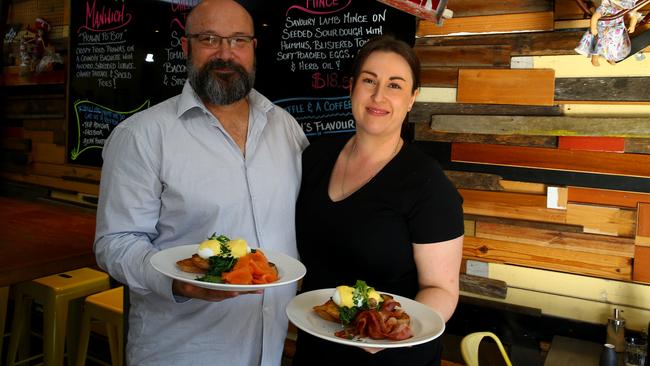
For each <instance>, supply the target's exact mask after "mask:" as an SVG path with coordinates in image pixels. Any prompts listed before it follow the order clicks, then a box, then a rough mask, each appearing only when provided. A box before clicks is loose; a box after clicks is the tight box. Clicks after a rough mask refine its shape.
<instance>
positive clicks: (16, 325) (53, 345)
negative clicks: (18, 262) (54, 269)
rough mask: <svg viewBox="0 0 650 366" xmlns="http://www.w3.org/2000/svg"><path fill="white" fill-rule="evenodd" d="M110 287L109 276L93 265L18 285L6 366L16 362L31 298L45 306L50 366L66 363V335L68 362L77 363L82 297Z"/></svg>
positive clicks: (45, 355)
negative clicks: (93, 267)
mask: <svg viewBox="0 0 650 366" xmlns="http://www.w3.org/2000/svg"><path fill="white" fill-rule="evenodd" d="M109 287H110V285H109V278H108V275H107V274H106V273H104V272H101V271H97V270H94V269H91V268H80V269H75V270H72V271H68V272H62V273H59V274H55V275H52V276H46V277H41V278H37V279H35V280H32V281H28V282H23V283H20V284H17V285H15V286H14V296H15V307H14V317H13V323H12V326H11V336H10V338H9V347H8V349H7V365H8V366H13V365H14V364H15V362H16V353H17V351H18V345H19V343H20V341H21V338H22V337H23V335H24V334H25V331H26V329H25V328H26V327H25V325H26V323H27V322H28V321H29V320H28V319H29V314H30V311H29V310H30V308H31V301H32V300H34V301H36V302H38V303H40V304H42V305H43V363H44V364H45V365H48V366H49V365H52V366H58V365H63V356H64V349H65V348H64V345H65V344H66V343H65V342H64V340H65V339H66V338H67V346H68V364H70V365H74V364H75V363H74V358H75V357H76V355H77V335H78V334H79V326H80V324H79V323H80V319H81V307H82V305H83V299H84V298H85V297H86V296H88V295H90V294H93V293H96V292H99V291H103V290H106V289H108V288H109ZM68 313H69V316H68ZM66 329H67V332H66Z"/></svg>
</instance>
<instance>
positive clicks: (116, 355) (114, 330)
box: [77, 286, 124, 366]
mask: <svg viewBox="0 0 650 366" xmlns="http://www.w3.org/2000/svg"><path fill="white" fill-rule="evenodd" d="M123 299H124V286H120V287H116V288H113V289H110V290H106V291H102V292H100V293H97V294H94V295H90V296H88V297H86V302H85V304H84V311H83V314H84V315H83V320H82V322H81V333H80V338H79V353H78V354H77V366H83V365H85V362H86V352H87V350H88V339H89V338H90V322H91V321H92V320H100V321H103V322H105V323H106V333H107V334H108V345H109V348H110V350H111V364H112V365H113V366H121V365H122V357H123V355H124V310H123V309H124V307H123Z"/></svg>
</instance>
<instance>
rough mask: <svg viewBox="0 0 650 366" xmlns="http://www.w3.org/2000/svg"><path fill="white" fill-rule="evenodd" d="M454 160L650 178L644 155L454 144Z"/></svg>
mask: <svg viewBox="0 0 650 366" xmlns="http://www.w3.org/2000/svg"><path fill="white" fill-rule="evenodd" d="M451 160H452V161H461V162H470V163H481V164H499V165H508V166H518V167H531V168H542V169H554V170H567V171H578V172H588V173H601V174H614V175H626V176H634V177H645V178H648V177H650V156H647V155H640V154H616V153H607V152H596V151H571V150H558V149H546V148H538V147H520V146H502V145H486V144H465V143H454V144H453V145H452V150H451Z"/></svg>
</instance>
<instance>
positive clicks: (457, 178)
mask: <svg viewBox="0 0 650 366" xmlns="http://www.w3.org/2000/svg"><path fill="white" fill-rule="evenodd" d="M445 175H446V176H447V178H449V180H450V181H451V182H452V183H453V184H454V187H456V188H465V189H480V190H486V191H502V190H503V188H502V187H501V184H500V183H499V182H500V181H501V177H499V176H498V175H494V174H482V173H471V172H457V171H453V170H446V171H445Z"/></svg>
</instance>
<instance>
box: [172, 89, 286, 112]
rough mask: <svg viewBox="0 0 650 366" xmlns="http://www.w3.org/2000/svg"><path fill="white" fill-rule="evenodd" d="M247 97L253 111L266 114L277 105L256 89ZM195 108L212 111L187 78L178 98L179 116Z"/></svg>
mask: <svg viewBox="0 0 650 366" xmlns="http://www.w3.org/2000/svg"><path fill="white" fill-rule="evenodd" d="M247 98H248V101H249V103H250V107H251V111H254V112H258V113H263V114H266V113H268V112H269V111H270V110H271V109H272V108H274V107H275V105H274V104H273V103H272V102H271V101H270V100H269V99H268V98H266V97H265V96H263V95H262V94H260V93H259V92H258V91H257V90H255V89H251V91H250V93H248V96H247ZM193 108H200V109H202V110H203V111H204V112H206V113H210V111H208V109H207V108H206V107H205V104H203V101H202V100H201V98H199V96H198V94H196V92H195V91H194V88H192V86H191V85H190V82H189V81H187V80H186V81H185V85H184V86H183V91H182V92H181V95H180V98H179V100H178V107H177V110H176V114H177V117H179V118H180V117H181V116H182V115H183V114H185V113H186V112H187V111H189V110H191V109H193Z"/></svg>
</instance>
